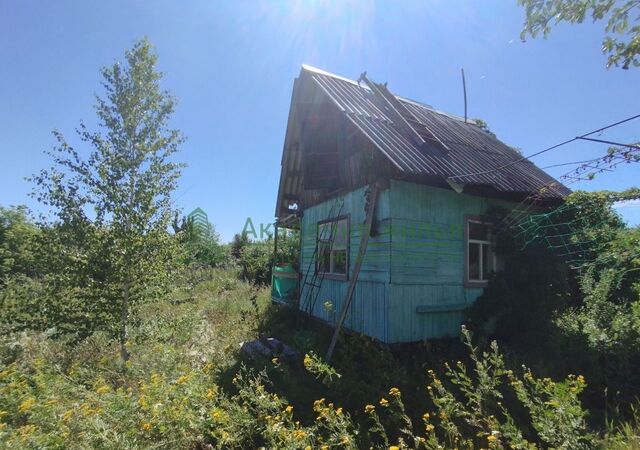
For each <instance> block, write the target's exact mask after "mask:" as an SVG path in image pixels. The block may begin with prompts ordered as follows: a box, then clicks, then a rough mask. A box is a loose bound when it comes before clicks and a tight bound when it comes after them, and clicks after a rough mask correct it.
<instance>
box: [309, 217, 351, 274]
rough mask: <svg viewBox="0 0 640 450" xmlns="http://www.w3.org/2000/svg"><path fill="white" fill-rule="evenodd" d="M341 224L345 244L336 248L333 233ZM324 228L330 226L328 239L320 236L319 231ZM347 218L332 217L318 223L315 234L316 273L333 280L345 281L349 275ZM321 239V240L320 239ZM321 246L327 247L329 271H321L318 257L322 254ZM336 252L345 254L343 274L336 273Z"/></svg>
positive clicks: (348, 230)
mask: <svg viewBox="0 0 640 450" xmlns="http://www.w3.org/2000/svg"><path fill="white" fill-rule="evenodd" d="M341 223H344V225H343V226H344V233H345V243H344V244H342V245H339V246H336V245H337V244H336V242H335V233H336V230H337V229H338V227H340V226H341V225H340V224H341ZM325 226H330V227H331V231H330V236H328V239H327V237H326V236H321V230H322V229H323V227H325ZM349 235H350V228H349V216H348V215H346V216H340V217H334V218H331V219H327V220H323V221H321V222H318V228H317V234H316V245H317V246H318V250H317V255H316V271H317V272H318V274H320V275H322V276H324V277H327V278H335V279H344V280H346V279H347V277H348V274H349ZM321 238H322V239H321ZM322 246H329V271H328V272H327V271H324V270H321V267H320V257H321V253H322ZM338 252H344V253H345V264H344V265H345V269H344V272H336V254H337V253H338Z"/></svg>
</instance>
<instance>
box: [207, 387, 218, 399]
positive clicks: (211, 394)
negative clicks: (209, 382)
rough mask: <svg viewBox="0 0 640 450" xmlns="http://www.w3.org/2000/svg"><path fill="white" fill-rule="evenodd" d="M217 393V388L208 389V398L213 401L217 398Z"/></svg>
mask: <svg viewBox="0 0 640 450" xmlns="http://www.w3.org/2000/svg"><path fill="white" fill-rule="evenodd" d="M217 393H218V389H217V387H213V388H210V389H207V398H208V399H212V398H213V397H215V396H216V394H217Z"/></svg>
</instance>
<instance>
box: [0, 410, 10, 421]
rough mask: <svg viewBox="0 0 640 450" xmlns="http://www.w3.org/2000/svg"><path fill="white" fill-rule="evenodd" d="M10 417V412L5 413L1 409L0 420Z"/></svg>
mask: <svg viewBox="0 0 640 450" xmlns="http://www.w3.org/2000/svg"><path fill="white" fill-rule="evenodd" d="M8 415H9V413H8V412H6V411H3V410H1V409H0V419H2V418H3V417H4V416H8Z"/></svg>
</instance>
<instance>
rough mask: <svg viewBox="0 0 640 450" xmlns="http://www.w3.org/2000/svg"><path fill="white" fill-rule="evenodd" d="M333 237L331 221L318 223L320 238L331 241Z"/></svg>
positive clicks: (320, 239) (323, 240)
mask: <svg viewBox="0 0 640 450" xmlns="http://www.w3.org/2000/svg"><path fill="white" fill-rule="evenodd" d="M330 239H331V222H327V223H321V224H320V225H318V240H319V241H322V242H329V240H330Z"/></svg>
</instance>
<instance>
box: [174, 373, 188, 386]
mask: <svg viewBox="0 0 640 450" xmlns="http://www.w3.org/2000/svg"><path fill="white" fill-rule="evenodd" d="M189 378H190V376H189V375H182V376H181V377H180V378H178V379H177V380H176V384H184V383H186V382H187V381H189Z"/></svg>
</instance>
